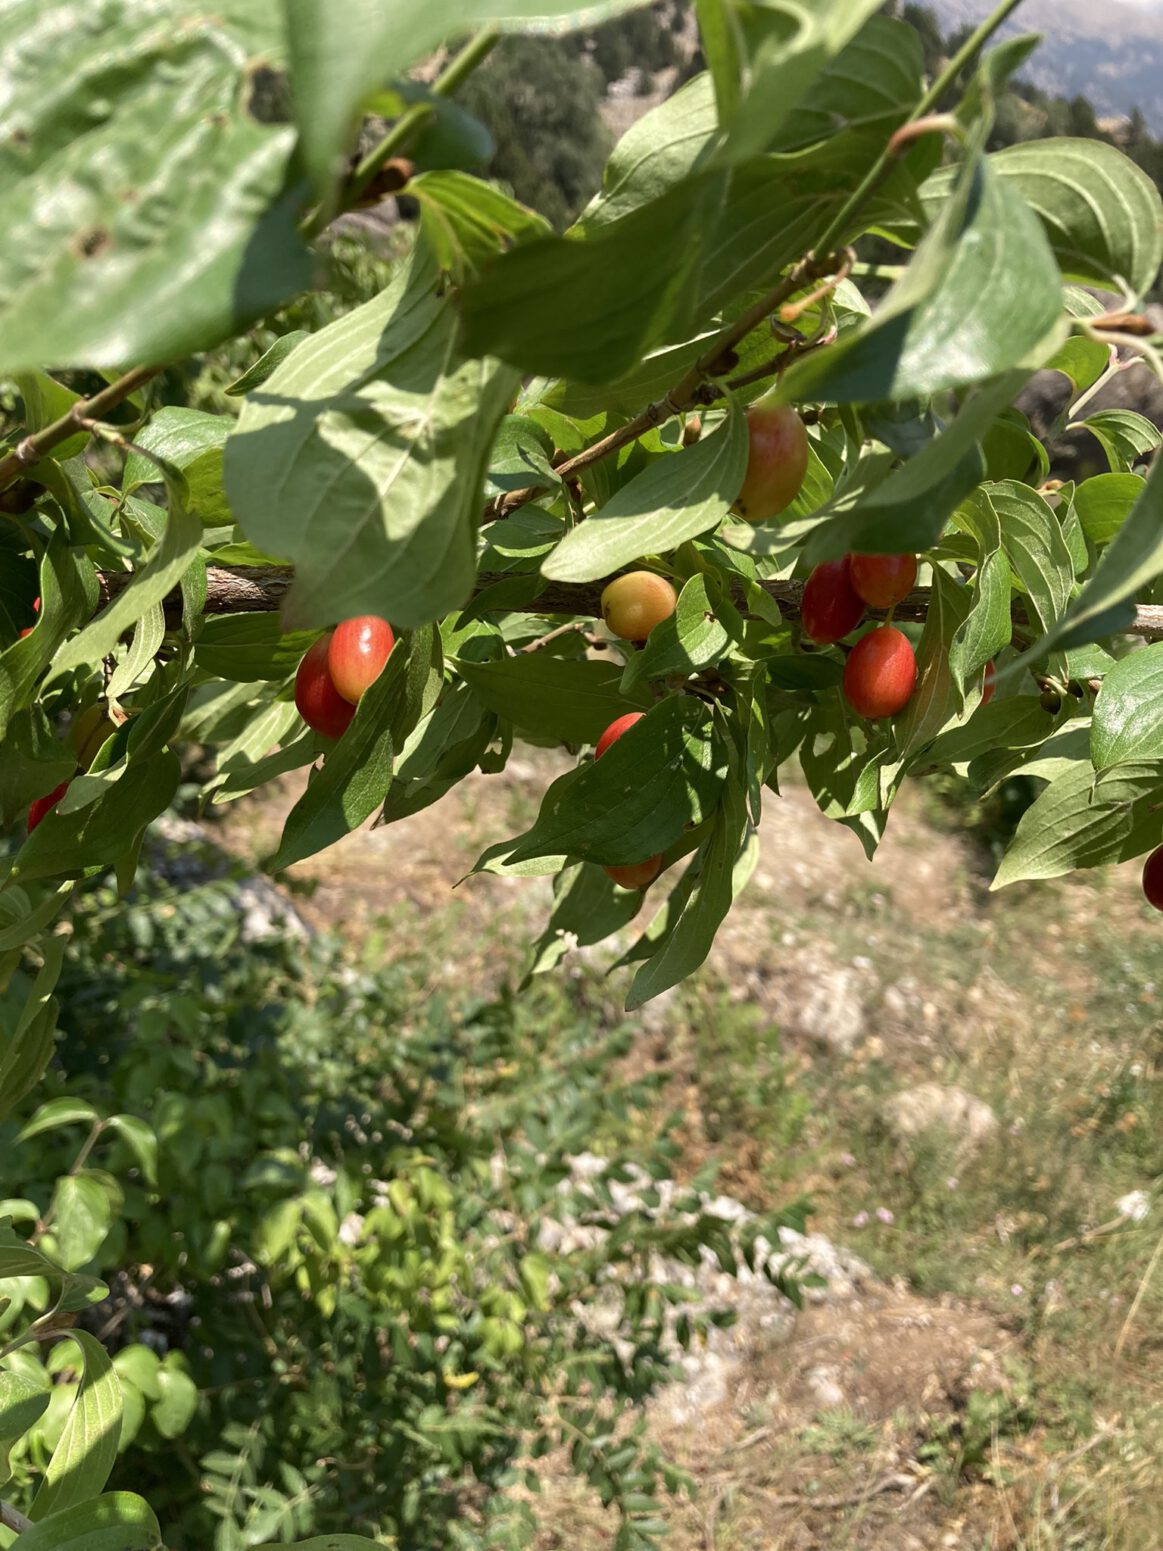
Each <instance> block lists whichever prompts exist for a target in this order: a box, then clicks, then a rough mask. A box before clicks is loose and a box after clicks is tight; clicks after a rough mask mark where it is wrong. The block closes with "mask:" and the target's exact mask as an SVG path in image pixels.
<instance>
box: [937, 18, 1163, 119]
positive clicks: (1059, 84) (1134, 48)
mask: <svg viewBox="0 0 1163 1551" xmlns="http://www.w3.org/2000/svg"><path fill="white" fill-rule="evenodd" d="M926 3H928V4H929V5H930V6H931V8H932V9H933V10H934V11H936V13H937V15H938V17H939V18H940V21H941V24H942V26H943V28H944V29H945V30H946V31H947V32H949V31H953V30H954V29H955V28H957V27H960V26H962V25H966V24H976V23H977V22H979V21H980V20H981V19H982V17H983V16H984V15H986V14H987V13H988V11H989V9H990V7H989V3H988V0H926ZM1005 30H1006V31H1007V32H1010V33H1013V32H1040V33H1041V34H1042V36H1043V43H1042V46H1041V48H1039V49H1038V51H1037V53H1036V54H1035V55H1034V57H1033V58H1032V59H1031V60H1030V62H1029V63H1028V64H1027V65H1026V66H1025V67H1024V69H1023V71H1022V75H1023V76H1024V78H1025V79H1027V80H1029V81H1032V82H1033V83H1034V84H1035V85H1036V86H1039V87H1041V89H1042V90H1043V91H1045V92H1049V93H1051V94H1054V95H1061V96H1063V97H1073V96H1076V95H1079V94H1081V95H1083V96H1086V97H1088V98H1089V99H1090V101H1091V102H1092V103H1093V104H1094V106H1095V110H1096V112H1098V113H1099V115H1100V116H1101V115H1107V114H1123V115H1126V114H1129V113H1130V112H1131V110H1132V108H1135V107H1138V108H1141V109H1142V112H1143V116H1144V118H1145V119H1146V121H1147V124H1148V125H1149V127H1150V128H1151V129H1152V130H1153V131H1154V132H1155V133H1157V134H1158V133H1160V132H1163V3H1159V4H1152V3H1142V0H1141V3H1139V4H1130V3H1128V0H1025V4H1023V5H1021V6H1019V8H1018V10H1017V13H1016V15H1015V16H1014V18H1013V20H1012V21H1011V22H1010V23H1009V24H1008V25H1007V27H1006V29H1005Z"/></svg>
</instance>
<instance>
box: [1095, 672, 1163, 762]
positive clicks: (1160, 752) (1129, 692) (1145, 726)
mask: <svg viewBox="0 0 1163 1551" xmlns="http://www.w3.org/2000/svg"><path fill="white" fill-rule="evenodd" d="M1090 757H1091V759H1092V761H1093V762H1094V768H1095V769H1096V770H1108V769H1109V768H1110V767H1111V766H1112V765H1124V764H1129V763H1132V762H1134V761H1136V760H1139V761H1142V760H1152V759H1157V760H1163V643H1160V644H1159V645H1157V646H1148V647H1145V648H1144V649H1143V650H1142V651H1139V652H1132V653H1131V654H1130V656H1129V657H1123V658H1122V659H1121V660H1120V661H1118V662H1116V663H1115V665H1114V667H1113V668H1111V669H1110V671H1109V672H1108V673H1107V674H1106V676H1105V677H1104V679H1103V681H1102V688H1101V689H1100V690H1099V692H1098V698H1097V699H1096V700H1095V702H1094V716H1093V719H1092V721H1091V724H1090Z"/></svg>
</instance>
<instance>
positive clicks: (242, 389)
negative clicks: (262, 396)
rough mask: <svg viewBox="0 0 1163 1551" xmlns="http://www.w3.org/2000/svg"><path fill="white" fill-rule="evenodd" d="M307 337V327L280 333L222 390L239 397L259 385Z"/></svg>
mask: <svg viewBox="0 0 1163 1551" xmlns="http://www.w3.org/2000/svg"><path fill="white" fill-rule="evenodd" d="M309 338H310V334H309V332H308V330H307V329H292V330H291V332H290V333H289V334H280V335H279V337H278V339H276V340H275V342H274V344H273V345H272V346H271V347H270V349H269V350H265V351H264V352H263V353H262V355H260V356H259V358H258V360H257V361H256V362H255V363H254V365H253V366H248V367H247V369H246V371H244V372H243V374H242V376H241V377H236V378H235V379H234V381H233V382H232V383H231V384H230V386H229V387H228V388H224V389H223V392H224V393H227V394H229V396H230V397H231V398H241V397H242V396H243V394H246V393H249V392H250V391H251V389H252V388H259V387H261V386H262V384H263V383H264V382H266V380H267V378H268V377H269V376H270V375H271V374H272V373H273V371H274V369H275V367H276V366H281V365H282V363H283V362H284V361H285V360H286V359H287V357H288V356H289V355H290V353H291V351H292V350H293V349H294V348H295V346H296V345H300V344H302V342H303V341H304V340H305V339H309Z"/></svg>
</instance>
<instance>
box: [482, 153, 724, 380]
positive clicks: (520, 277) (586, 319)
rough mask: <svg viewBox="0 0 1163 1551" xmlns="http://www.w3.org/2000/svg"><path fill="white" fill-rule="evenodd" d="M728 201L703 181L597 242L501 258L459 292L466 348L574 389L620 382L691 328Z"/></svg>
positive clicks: (550, 241) (551, 244)
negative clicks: (716, 224) (713, 231)
mask: <svg viewBox="0 0 1163 1551" xmlns="http://www.w3.org/2000/svg"><path fill="white" fill-rule="evenodd" d="M723 194H724V187H723V183H722V180H721V179H715V178H712V177H710V176H709V175H707V174H703V175H702V176H699V177H695V178H692V179H690V180H688V181H687V182H685V183H681V184H679V185H678V186H677V187H676V188H674V189H672V190H671V191H670V192H669V193H666V194H664V195H662V196H661V197H660V198H658V199H656V200H653V201H652V202H651V203H649V204H646V205H642V206H641V207H640V208H638V209H636V210H633V211H631V212H630V214H629V215H625V216H622V217H620V218H619V219H618V220H616V221H611V222H610V223H609V224H608V225H606V226H602V227H600V228H598V229H597V230H596V231H595V232H594V233H593V235H591V236H578V237H540V238H537V239H535V240H534V241H532V242H526V243H523V244H522V245H521V246H520V247H519V248H514V249H513V250H512V252H509V253H503V254H501V255H500V256H499V257H498V258H495V259H494V260H493V261H492V262H491V263H489V264H487V265H486V266H485V267H484V269H483V270H482V271H481V273H480V275H479V276H478V278H477V279H475V280H472V281H470V282H469V283H468V284H467V285H466V286H465V288H464V290H463V292H462V293H461V297H460V311H461V318H462V323H463V331H462V342H463V347H464V349H465V351H466V352H467V353H468V354H469V355H478V356H484V355H496V356H500V357H501V359H502V360H504V361H508V362H509V363H510V364H511V365H513V366H515V367H519V368H520V369H521V370H522V371H523V372H540V373H543V374H544V375H545V376H549V377H555V376H564V377H570V378H573V379H574V380H576V381H578V382H592V383H602V382H608V381H609V380H610V379H611V378H613V377H616V376H618V375H619V374H620V373H621V372H623V371H626V370H627V369H628V368H629V367H631V366H633V365H635V364H636V363H637V362H638V361H639V360H641V358H642V357H643V355H645V353H646V352H647V350H649V349H650V347H651V346H652V345H655V344H657V343H659V342H660V341H661V340H662V339H664V338H666V337H668V336H672V335H673V334H674V333H676V332H678V333H679V334H680V336H681V333H682V332H683V331H684V330H685V329H686V328H687V327H688V326H689V324H690V322H691V320H692V317H693V310H694V304H695V299H696V287H697V282H698V278H699V275H698V271H699V260H700V258H701V256H702V248H701V238H702V235H703V233H704V232H705V231H706V229H707V227H708V225H710V224H711V223H712V222H713V220H714V216H715V214H717V211H718V209H719V206H720V204H721V202H722V197H723ZM662 255H665V261H663V260H662ZM565 298H568V305H563V302H564V299H565Z"/></svg>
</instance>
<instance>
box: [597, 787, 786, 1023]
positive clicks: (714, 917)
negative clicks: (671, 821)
mask: <svg viewBox="0 0 1163 1551" xmlns="http://www.w3.org/2000/svg"><path fill="white" fill-rule="evenodd" d="M758 857H759V846H758V841H757V840H756V838H755V836H754V835H753V834H752V833H751V832H750V830H749V826H748V821H747V800H746V794H745V792H744V789H743V785H742V783H741V782H740V781H739V779H738V777H737V776H735V775H734V774H731V775H729V776H728V778H727V782H726V786H725V787H724V791H723V800H722V804H721V806H720V808H719V810H718V812H717V813H716V815H715V818H714V822H713V825H712V828H711V833H710V836H709V838H708V839H707V840H706V841H705V842H704V844H703V847H702V849H701V851H700V852H699V854H698V856H697V857H696V859H695V861H694V862H692V863H691V866H692V867H693V868H696V869H697V873H696V877H695V879H694V886H693V888H692V889H691V891H690V894H689V895H688V896H687V897H686V899H685V900H684V901H683V904H682V907H681V910H680V911H679V912H678V913H677V915H676V917H675V919H674V922H673V924H672V925H671V926H670V929H669V931H668V932H667V934H666V936H665V938H664V939H663V941H662V944H661V946H660V947H659V948H658V950H657V952H655V953H654V954H653V955H652V956H651V957H650V958H649V959H647V960H646V962H645V963H644V964H643V965H642V967H641V968H640V969H639V971H638V973H637V974H636V975H635V976H634V981H633V984H632V985H631V987H630V994H629V995H628V996H627V998H626V1010H627V1011H628V1012H633V1011H634V1009H635V1008H637V1007H641V1006H642V1005H643V1003H644V1002H648V1001H650V1000H651V998H652V997H655V996H659V995H661V993H662V992H663V991H666V990H669V988H670V987H671V986H673V985H677V983H678V982H679V981H680V980H682V979H684V978H685V977H686V976H687V975H689V974H692V973H693V972H694V971H695V970H696V969H698V967H699V965H700V964H701V963H702V962H703V960H704V959H705V958H706V956H707V954H708V953H709V952H710V951H711V946H712V944H713V943H714V940H715V933H716V932H717V931H718V929H719V927H720V926H721V925H722V924H723V921H724V920H725V918H726V916H727V912H728V911H729V910H730V908H731V905H732V904H733V902H734V900H735V899H736V897H737V896H738V895H739V894H740V893H741V891H742V890H743V888H744V887H745V885H746V883H747V880H748V879H749V878H750V876H751V873H752V872H753V870H754V868H755V863H756V861H757V860H758Z"/></svg>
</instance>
